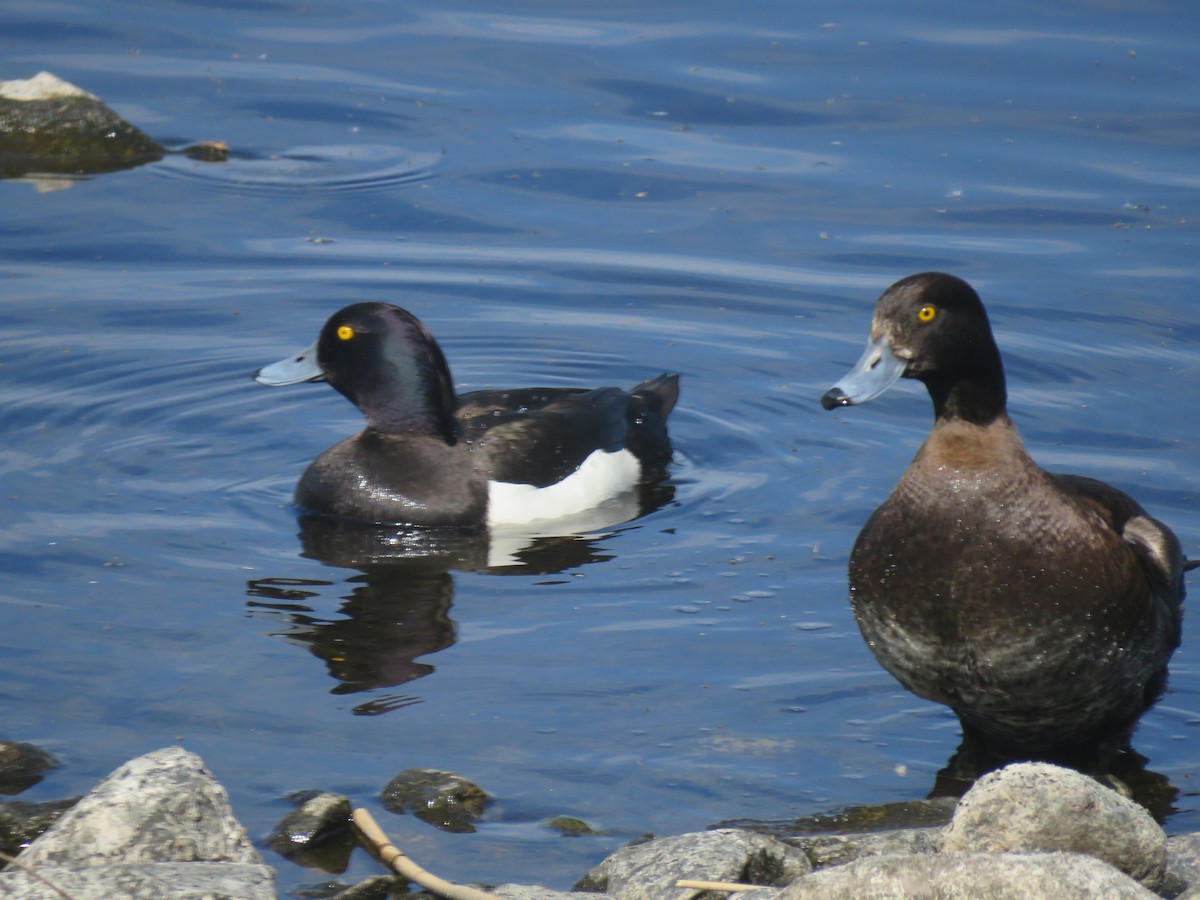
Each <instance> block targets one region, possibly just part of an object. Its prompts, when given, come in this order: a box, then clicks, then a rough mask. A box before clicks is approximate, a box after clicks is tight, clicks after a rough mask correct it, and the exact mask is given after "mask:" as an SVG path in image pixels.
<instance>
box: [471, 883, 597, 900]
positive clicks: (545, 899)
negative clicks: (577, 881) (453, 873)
mask: <svg viewBox="0 0 1200 900" xmlns="http://www.w3.org/2000/svg"><path fill="white" fill-rule="evenodd" d="M489 893H492V894H495V895H496V896H497V897H503V898H504V900H604V898H605V897H608V896H609V895H608V894H595V893H579V892H577V891H571V892H570V893H564V892H563V891H552V890H550V889H549V888H544V887H530V886H529V885H524V884H502V885H500V886H499V887H496V888H492V889H491V890H490V891H489Z"/></svg>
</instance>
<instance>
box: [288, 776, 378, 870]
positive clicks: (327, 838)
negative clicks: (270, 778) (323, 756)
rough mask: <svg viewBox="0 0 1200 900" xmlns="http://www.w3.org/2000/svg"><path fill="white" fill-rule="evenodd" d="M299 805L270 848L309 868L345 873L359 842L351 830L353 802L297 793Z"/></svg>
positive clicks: (295, 798) (337, 796)
mask: <svg viewBox="0 0 1200 900" xmlns="http://www.w3.org/2000/svg"><path fill="white" fill-rule="evenodd" d="M288 799H289V800H291V801H292V802H294V803H296V804H298V805H297V807H296V809H294V810H292V811H291V812H290V813H288V814H287V815H286V816H284V817H283V818H282V819H281V820H280V821H279V824H278V825H276V826H275V828H274V829H273V830H272V831H271V834H270V835H269V836H268V837H267V846H268V847H270V848H271V849H272V850H274V851H275V852H276V853H278V854H279V855H280V856H282V857H284V858H285V859H290V860H291V861H292V862H294V863H298V864H299V865H302V866H304V867H305V868H309V869H319V870H321V871H323V872H328V873H331V874H333V873H338V872H344V871H346V869H347V867H348V866H349V864H350V854H351V853H353V852H354V848H355V847H356V846H357V845H358V839H357V838H356V837H355V835H354V832H353V831H352V830H351V828H350V814H351V812H352V810H351V808H350V800H349V798H348V797H344V796H343V795H341V794H334V793H330V792H329V791H298V792H296V793H293V794H291V795H289V797H288Z"/></svg>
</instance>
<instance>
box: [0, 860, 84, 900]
mask: <svg viewBox="0 0 1200 900" xmlns="http://www.w3.org/2000/svg"><path fill="white" fill-rule="evenodd" d="M0 859H2V860H4V861H5V862H6V863H8V864H9V865H10V866H16V867H17V868H18V869H20V870H21V871H22V872H24V873H25V874H26V875H28V876H29V877H30V878H33V879H36V880H37V881H40V882H41V883H42V884H44V885H46V887H48V888H50V890H52V891H54V893H56V894H58V896H60V897H62V898H64V900H75V898H74V897H72V896H71V895H70V894H68V893H67V892H66V891H64V890H63V889H62V888H60V887H59V886H58V885H57V884H55V883H54V882H53V881H51V880H50V879H49V878H46V877H45V876H42V875H39V874H38V873H37V872H35V871H34V870H33V868H32V867H30V866H27V865H25V863H23V862H21V861H20V860H19V859H17V858H16V857H15V856H9V855H8V854H7V853H5V852H4V851H3V850H0Z"/></svg>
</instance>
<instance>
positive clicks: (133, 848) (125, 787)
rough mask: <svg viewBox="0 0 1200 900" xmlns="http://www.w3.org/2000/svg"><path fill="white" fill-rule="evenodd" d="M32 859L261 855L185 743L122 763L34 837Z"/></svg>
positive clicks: (237, 858) (26, 858)
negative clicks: (182, 746)
mask: <svg viewBox="0 0 1200 900" xmlns="http://www.w3.org/2000/svg"><path fill="white" fill-rule="evenodd" d="M21 861H22V862H24V863H26V864H27V865H29V864H32V865H45V864H54V863H70V864H72V865H99V864H101V863H111V862H119V863H137V862H199V861H208V862H218V861H219V862H236V863H249V864H257V863H261V862H262V860H261V859H260V858H259V855H258V852H257V851H256V850H255V849H254V847H253V845H251V843H250V839H249V838H248V837H247V836H246V830H245V829H244V828H243V827H242V826H241V825H240V824H239V823H238V822H237V820H236V819H234V818H233V812H232V810H231V809H230V808H229V797H228V795H226V793H225V789H224V788H223V787H221V785H219V784H217V782H216V780H215V779H214V778H213V777H212V775H211V774H210V773H209V772H208V770H207V769H205V768H204V763H203V762H202V761H201V760H200V757H198V756H196V755H195V754H194V753H189V752H188V751H186V750H183V749H182V748H179V747H168V748H166V749H163V750H155V751H154V752H153V753H147V754H146V755H145V756H140V757H138V758H137V759H134V760H132V761H130V762H127V763H126V764H125V765H123V766H121V768H119V769H117V770H116V771H115V772H113V773H112V774H111V775H109V776H108V777H107V778H105V779H104V780H103V781H102V782H100V784H99V785H98V786H97V787H96V788H95V790H93V791H92V792H91V793H90V794H88V795H87V796H86V797H84V798H83V799H82V800H80V801H79V803H77V804H76V805H75V806H74V807H72V808H71V809H70V810H69V811H68V812H66V813H65V814H64V815H63V816H62V818H60V819H59V820H58V821H57V822H55V823H54V825H53V826H51V828H50V829H49V830H48V831H47V832H46V833H45V834H43V835H42V836H41V837H40V838H38V839H37V840H36V841H34V842H33V844H32V845H30V847H29V849H27V850H26V851H25V852H24V853H22V854H21Z"/></svg>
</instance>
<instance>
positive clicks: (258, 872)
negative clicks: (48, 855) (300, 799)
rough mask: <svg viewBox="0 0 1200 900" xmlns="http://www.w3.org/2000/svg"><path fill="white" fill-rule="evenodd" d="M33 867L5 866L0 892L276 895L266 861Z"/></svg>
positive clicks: (130, 898) (24, 899)
mask: <svg viewBox="0 0 1200 900" xmlns="http://www.w3.org/2000/svg"><path fill="white" fill-rule="evenodd" d="M34 872H36V875H31V874H29V873H28V872H25V871H20V870H13V869H11V868H10V869H7V870H5V871H4V873H3V874H2V875H0V897H5V898H7V897H12V898H14V900H17V898H20V900H63V896H64V894H65V895H66V896H68V897H70V898H71V900H116V898H120V900H275V873H274V872H273V871H272V870H271V869H269V868H267V867H266V866H256V865H246V864H235V863H222V864H213V863H208V862H168V863H149V864H147V863H138V864H137V865H121V864H109V865H98V866H92V867H89V868H85V869H80V868H75V867H73V866H55V865H48V866H36V867H34ZM56 888H57V890H56ZM60 892H62V893H60Z"/></svg>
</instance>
